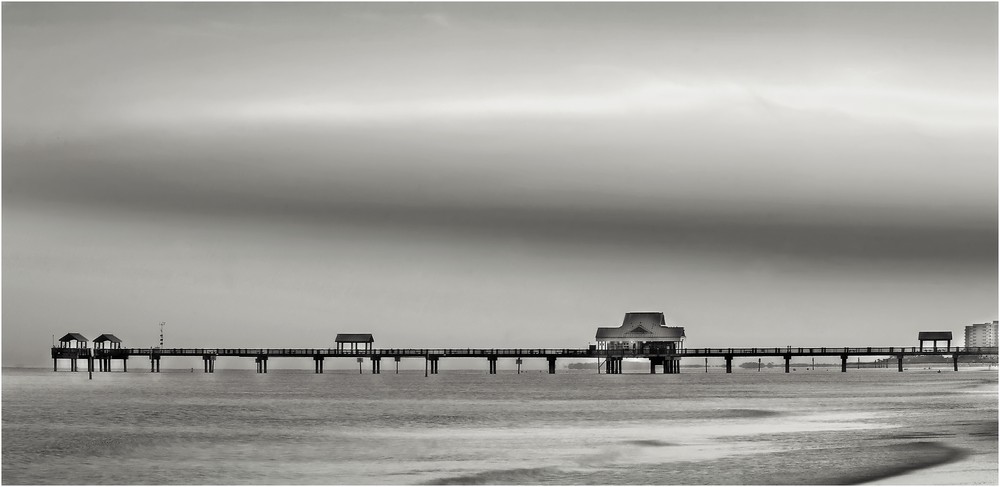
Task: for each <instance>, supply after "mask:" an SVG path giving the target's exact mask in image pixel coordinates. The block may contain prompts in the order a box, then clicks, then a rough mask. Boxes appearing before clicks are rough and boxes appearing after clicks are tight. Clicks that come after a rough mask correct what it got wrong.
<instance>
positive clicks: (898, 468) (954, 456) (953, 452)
mask: <svg viewBox="0 0 1000 487" xmlns="http://www.w3.org/2000/svg"><path fill="white" fill-rule="evenodd" d="M894 450H896V452H897V453H899V454H904V455H905V457H902V456H901V457H900V458H898V459H897V461H896V462H895V463H890V464H887V465H884V466H881V467H873V468H870V469H867V470H860V471H856V472H854V473H852V474H849V475H847V476H845V477H842V478H841V479H839V480H841V481H842V482H837V483H842V484H863V483H866V482H874V481H876V480H881V479H886V478H889V477H895V476H898V475H903V474H906V473H910V472H914V471H917V470H921V469H924V468H930V467H936V466H938V465H944V464H948V463H953V462H957V461H959V460H962V459H964V458H966V457H968V456H969V452H968V451H967V450H965V449H963V448H957V447H953V446H948V445H945V444H944V443H941V442H937V441H917V442H912V443H904V444H901V445H897V446H895V447H894Z"/></svg>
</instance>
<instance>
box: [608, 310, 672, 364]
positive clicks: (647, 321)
mask: <svg viewBox="0 0 1000 487" xmlns="http://www.w3.org/2000/svg"><path fill="white" fill-rule="evenodd" d="M596 338H597V352H598V353H602V352H603V353H604V354H605V355H606V356H607V357H608V358H607V362H606V365H605V368H606V369H607V372H608V373H609V374H620V373H621V363H622V356H624V355H652V356H651V357H650V362H649V367H650V372H655V369H656V365H657V364H662V365H663V373H665V374H676V373H678V372H680V358H679V357H676V356H675V355H676V354H677V351H678V350H681V349H682V348H683V344H684V327H680V326H667V323H666V320H665V319H664V318H663V313H660V312H657V311H652V312H650V311H645V312H632V313H625V319H624V320H622V325H621V326H618V327H613V328H611V327H606V328H605V327H602V328H598V329H597V337H596Z"/></svg>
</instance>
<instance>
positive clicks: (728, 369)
mask: <svg viewBox="0 0 1000 487" xmlns="http://www.w3.org/2000/svg"><path fill="white" fill-rule="evenodd" d="M725 358H726V373H727V374H732V373H733V356H732V355H726V357H725Z"/></svg>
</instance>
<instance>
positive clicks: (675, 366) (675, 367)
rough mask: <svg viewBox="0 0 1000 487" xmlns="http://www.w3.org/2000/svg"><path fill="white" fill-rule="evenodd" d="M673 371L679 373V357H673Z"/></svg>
mask: <svg viewBox="0 0 1000 487" xmlns="http://www.w3.org/2000/svg"><path fill="white" fill-rule="evenodd" d="M674 371H675V372H674V373H675V374H679V373H681V359H679V358H675V359H674Z"/></svg>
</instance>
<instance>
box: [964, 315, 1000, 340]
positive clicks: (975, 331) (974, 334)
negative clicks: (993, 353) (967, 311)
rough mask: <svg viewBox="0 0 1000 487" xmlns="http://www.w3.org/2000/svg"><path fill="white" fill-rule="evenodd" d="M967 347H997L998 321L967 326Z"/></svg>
mask: <svg viewBox="0 0 1000 487" xmlns="http://www.w3.org/2000/svg"><path fill="white" fill-rule="evenodd" d="M965 346H966V347H995V346H997V322H996V320H994V321H993V323H979V324H975V325H969V326H966V327H965Z"/></svg>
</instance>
